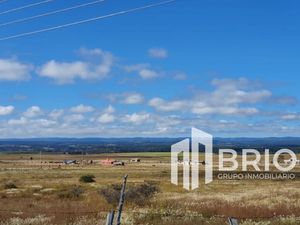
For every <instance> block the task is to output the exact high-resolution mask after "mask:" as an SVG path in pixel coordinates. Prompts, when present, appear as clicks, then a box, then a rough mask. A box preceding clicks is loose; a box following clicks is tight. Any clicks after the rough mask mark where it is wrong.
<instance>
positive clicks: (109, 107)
mask: <svg viewBox="0 0 300 225" xmlns="http://www.w3.org/2000/svg"><path fill="white" fill-rule="evenodd" d="M115 111H116V109H115V108H114V107H113V106H112V105H109V106H107V107H106V108H105V109H104V110H103V112H104V113H109V114H112V113H114V112H115Z"/></svg>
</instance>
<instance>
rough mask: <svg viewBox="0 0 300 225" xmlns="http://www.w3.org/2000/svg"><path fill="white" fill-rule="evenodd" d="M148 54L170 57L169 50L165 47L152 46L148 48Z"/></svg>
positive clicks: (161, 57) (155, 56)
mask: <svg viewBox="0 0 300 225" xmlns="http://www.w3.org/2000/svg"><path fill="white" fill-rule="evenodd" d="M148 54H149V56H150V57H152V58H157V59H165V58H167V57H168V51H167V50H166V49H164V48H151V49H149V50H148Z"/></svg>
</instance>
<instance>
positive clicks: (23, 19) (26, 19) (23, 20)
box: [0, 0, 105, 27]
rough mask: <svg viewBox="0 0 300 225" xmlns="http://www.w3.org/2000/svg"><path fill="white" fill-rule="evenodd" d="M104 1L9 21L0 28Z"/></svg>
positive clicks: (99, 1) (102, 0) (95, 2)
mask: <svg viewBox="0 0 300 225" xmlns="http://www.w3.org/2000/svg"><path fill="white" fill-rule="evenodd" d="M104 1H105V0H97V1H93V2H88V3H84V4H79V5H74V6H71V7H68V8H63V9H58V10H54V11H51V12H47V13H43V14H39V15H35V16H30V17H25V18H22V19H17V20H12V21H9V22H5V23H1V24H0V27H4V26H8V25H12V24H16V23H21V22H26V21H30V20H34V19H38V18H41V17H45V16H51V15H54V14H58V13H62V12H67V11H71V10H74V9H79V8H83V7H86V6H90V5H95V4H97V3H102V2H104Z"/></svg>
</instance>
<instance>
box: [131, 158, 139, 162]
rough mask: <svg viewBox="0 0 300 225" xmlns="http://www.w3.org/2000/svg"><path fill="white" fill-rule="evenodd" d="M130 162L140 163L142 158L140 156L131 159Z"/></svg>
mask: <svg viewBox="0 0 300 225" xmlns="http://www.w3.org/2000/svg"><path fill="white" fill-rule="evenodd" d="M130 162H131V163H139V162H141V159H139V158H134V159H130Z"/></svg>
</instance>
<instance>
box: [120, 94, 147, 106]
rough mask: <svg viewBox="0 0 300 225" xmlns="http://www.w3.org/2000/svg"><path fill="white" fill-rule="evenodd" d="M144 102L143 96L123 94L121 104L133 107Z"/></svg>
mask: <svg viewBox="0 0 300 225" xmlns="http://www.w3.org/2000/svg"><path fill="white" fill-rule="evenodd" d="M143 101H144V96H143V95H141V94H139V93H125V94H124V99H123V100H122V103H124V104H128V105H133V104H140V103H142V102H143Z"/></svg>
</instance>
